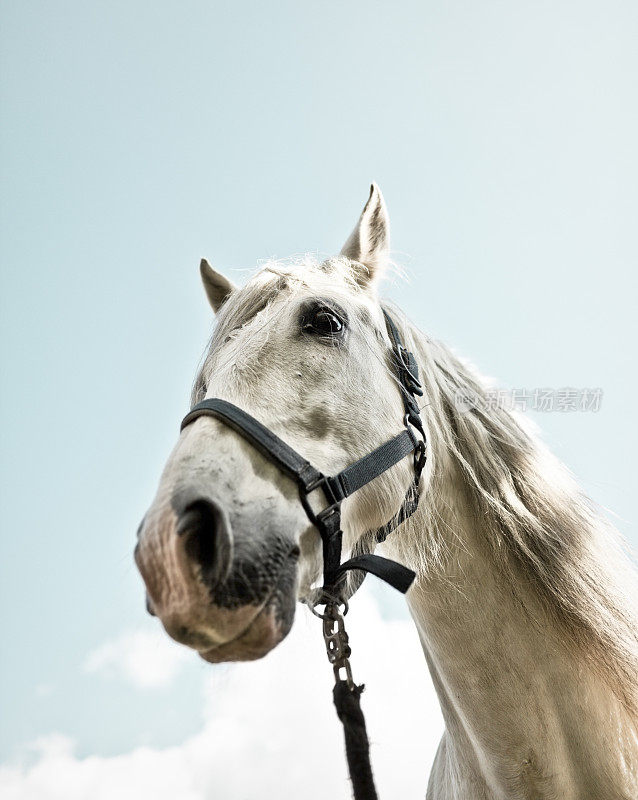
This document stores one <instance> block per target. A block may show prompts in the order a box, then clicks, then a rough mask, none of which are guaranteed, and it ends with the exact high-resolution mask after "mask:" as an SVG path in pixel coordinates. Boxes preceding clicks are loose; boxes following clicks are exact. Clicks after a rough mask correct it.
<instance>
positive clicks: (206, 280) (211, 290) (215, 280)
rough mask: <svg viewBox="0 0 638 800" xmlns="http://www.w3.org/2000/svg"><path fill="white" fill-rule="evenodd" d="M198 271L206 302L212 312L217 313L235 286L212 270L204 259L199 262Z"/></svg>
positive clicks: (219, 273)
mask: <svg viewBox="0 0 638 800" xmlns="http://www.w3.org/2000/svg"><path fill="white" fill-rule="evenodd" d="M199 271H200V272H201V275H202V283H203V284H204V289H205V290H206V296H207V297H208V302H209V303H210V305H211V308H212V309H213V311H214V312H215V313H217V311H219V309H220V307H221V305H222V303H224V302H225V300H227V298H228V296H229V295H230V294H231V293H232V292H234V291H235V285H234V284H233V283H231V281H229V280H228V278H226V277H224V276H223V275H222V274H221V272H217V271H216V270H214V269H213V268H212V267H211V265H210V264H209V263H208V261H206V259H205V258H202V260H201V263H200V265H199Z"/></svg>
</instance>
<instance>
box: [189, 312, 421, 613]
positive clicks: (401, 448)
mask: <svg viewBox="0 0 638 800" xmlns="http://www.w3.org/2000/svg"><path fill="white" fill-rule="evenodd" d="M383 313H384V316H385V321H386V326H387V329H388V334H389V336H390V339H391V341H392V355H393V368H394V372H395V374H396V376H397V378H398V380H399V384H400V387H401V395H402V399H403V405H404V411H405V415H404V425H405V430H403V431H402V432H401V433H399V434H398V435H397V436H395V437H394V438H392V439H390V440H389V441H387V442H385V444H382V445H381V446H380V447H377V449H376V450H373V451H372V452H371V453H368V455H367V456H364V457H363V458H360V459H359V460H358V461H355V462H354V464H351V465H350V466H349V467H346V468H345V469H344V470H342V471H341V472H339V473H338V474H337V475H324V474H323V473H321V472H320V471H319V470H317V469H315V467H313V466H312V464H310V462H309V461H307V460H306V459H305V458H304V457H303V456H301V455H299V453H297V451H296V450H293V449H292V447H290V446H289V445H287V444H286V443H285V442H284V441H283V440H282V439H280V438H279V437H278V436H276V435H275V434H274V433H273V432H272V431H271V430H269V429H268V428H266V427H265V426H264V425H262V424H261V422H259V421H258V420H256V419H255V418H254V417H252V416H251V415H250V414H247V413H246V412H245V411H243V410H242V409H241V408H238V407H237V406H235V405H233V404H232V403H229V402H227V401H226V400H220V399H218V398H214V399H210V400H203V401H202V402H201V403H197V405H195V406H194V407H193V408H192V409H191V411H189V413H188V414H187V415H186V416H185V417H184V419H183V420H182V425H181V430H184V428H185V427H187V426H188V425H190V424H191V423H192V422H194V421H195V420H196V419H198V417H201V416H212V417H215V418H216V419H219V420H220V421H221V422H223V423H224V424H225V425H228V427H229V428H232V429H233V430H234V431H235V432H236V433H238V434H239V435H240V436H241V437H243V438H244V439H246V441H247V442H249V443H250V444H251V445H252V446H253V447H254V448H255V449H256V450H259V452H260V453H262V455H264V456H265V457H266V458H267V459H268V460H269V461H271V462H272V463H273V464H275V465H276V466H277V467H278V468H279V469H280V470H281V471H282V472H284V473H286V474H287V475H289V476H290V477H291V478H292V479H293V480H295V481H296V483H297V485H298V487H299V497H300V500H301V504H302V505H303V507H304V510H305V512H306V514H307V515H308V518H309V519H310V521H311V522H312V524H313V525H314V526H315V527H316V528H317V530H318V531H319V534H320V536H321V539H322V542H323V589H322V593H323V595H322V596H323V599H322V601H321V602H334V600H335V599H339V598H341V597H342V595H341V587H342V583H343V579H344V577H345V574H346V572H347V571H348V570H361V571H362V572H364V573H366V572H370V573H372V574H373V575H376V576H377V577H379V578H381V579H382V580H384V581H386V582H387V583H389V584H390V585H391V586H393V587H394V588H395V589H398V590H399V591H400V592H403V593H405V592H407V590H408V589H409V588H410V585H411V584H412V581H413V580H414V578H415V573H414V572H413V571H412V570H410V569H408V568H407V567H404V566H403V565H402V564H399V563H397V562H396V561H391V560H390V559H387V558H382V557H381V556H376V555H373V554H372V553H365V554H362V555H357V556H354V557H353V558H351V559H349V560H348V561H346V562H344V563H343V564H342V563H341V544H342V538H343V533H342V531H341V503H342V501H343V500H345V498H346V497H350V495H351V494H353V493H354V492H356V491H357V490H358V489H361V488H362V487H363V486H366V485H367V484H368V483H370V482H371V481H373V480H374V479H375V478H378V477H379V475H382V474H383V473H384V472H386V471H387V470H388V469H390V467H393V466H394V465H395V464H398V463H399V462H400V461H402V460H403V459H404V458H406V457H407V456H408V455H410V454H413V459H414V481H413V482H412V483H411V484H410V487H409V488H408V490H407V492H406V495H405V499H404V500H403V503H402V505H401V507H400V509H399V510H398V511H397V513H396V514H395V515H394V517H393V518H392V519H391V520H389V521H388V522H387V523H386V524H385V525H382V526H381V527H380V528H379V529H378V530H376V531H374V532H371V533H372V536H373V538H374V540H375V541H376V542H379V543H380V542H383V541H384V540H385V539H386V537H387V536H388V534H390V533H391V532H392V531H393V530H394V529H395V528H397V527H398V526H399V525H401V523H403V522H405V520H406V519H408V517H410V516H411V515H412V514H413V513H414V512H415V511H416V509H417V507H418V504H419V481H420V478H421V472H422V471H423V467H424V466H425V460H426V438H425V433H424V431H423V424H422V422H421V417H420V414H419V406H418V403H417V401H416V397H417V396H421V395H422V394H423V390H422V388H421V384H420V383H419V370H418V367H417V364H416V361H415V359H414V356H413V355H412V353H410V352H408V351H407V350H406V349H405V347H403V344H402V343H401V338H400V335H399V331H398V330H397V328H396V326H395V324H394V322H393V321H392V319H391V318H390V316H389V315H388V314H387V313H386V312H385V311H384V312H383ZM415 430H416V431H417V432H418V433H419V434H420V437H419V436H417V435H416V434H415ZM318 489H321V491H322V493H323V495H324V497H325V500H326V502H327V506H326V507H325V508H323V509H322V510H321V511H318V512H315V511H314V510H313V508H312V506H311V504H310V500H309V498H310V495H312V494H313V493H314V492H316V491H317V490H318Z"/></svg>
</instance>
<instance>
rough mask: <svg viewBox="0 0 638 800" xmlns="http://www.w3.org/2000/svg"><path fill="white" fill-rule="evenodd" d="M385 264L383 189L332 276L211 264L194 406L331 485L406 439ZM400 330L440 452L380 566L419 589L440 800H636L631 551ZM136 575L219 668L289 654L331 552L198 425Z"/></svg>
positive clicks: (313, 270) (182, 446)
mask: <svg viewBox="0 0 638 800" xmlns="http://www.w3.org/2000/svg"><path fill="white" fill-rule="evenodd" d="M388 242H389V224H388V217H387V212H386V208H385V204H384V202H383V199H382V197H381V193H380V192H379V190H378V188H377V187H376V186H373V187H372V190H371V193H370V198H369V200H368V202H367V204H366V206H365V208H364V211H363V213H362V215H361V218H360V220H359V222H358V224H357V226H356V227H355V230H354V231H353V233H352V235H351V236H350V238H349V239H348V241H347V242H346V244H345V246H344V248H343V250H342V251H341V254H340V255H339V256H338V257H336V258H332V259H329V260H327V261H325V262H323V263H314V262H310V261H309V262H306V263H302V264H296V265H292V266H290V265H288V266H282V265H281V264H278V263H277V264H269V265H267V266H266V267H264V268H263V269H262V270H261V271H259V272H258V273H257V274H256V275H255V277H253V278H252V280H250V281H249V283H248V284H247V285H246V286H245V287H243V288H241V289H238V288H235V287H234V286H233V285H232V284H231V282H230V281H229V280H228V279H227V278H225V277H223V276H222V275H220V274H219V273H218V272H215V271H214V270H213V269H212V268H211V267H210V266H209V265H208V264H207V262H205V261H203V262H202V267H201V271H202V278H203V281H204V286H205V288H206V293H207V295H208V299H209V301H210V304H211V306H212V307H213V310H214V311H215V313H216V314H217V326H216V329H215V332H214V334H213V337H212V340H211V343H210V347H209V349H208V353H207V356H206V359H205V362H204V364H203V367H202V369H201V371H200V374H199V376H198V377H197V380H196V384H195V389H194V396H193V402H197V401H199V400H201V399H203V398H205V397H219V398H222V399H226V400H228V401H231V402H233V403H235V404H236V405H238V406H240V407H241V408H243V409H245V410H246V411H248V412H249V413H250V414H252V415H253V416H254V417H256V418H257V419H259V420H260V421H261V422H263V423H264V424H265V425H266V426H268V427H269V428H270V429H271V430H273V431H274V432H275V433H277V435H279V436H280V437H281V438H282V439H284V441H286V442H288V443H289V444H290V445H291V446H292V447H294V448H295V449H296V450H297V451H298V452H299V453H301V454H303V455H304V456H305V457H306V458H308V460H309V461H310V462H311V463H313V464H314V465H315V466H316V467H317V468H319V469H320V470H322V471H324V472H325V473H327V474H334V473H335V472H337V471H339V470H341V469H343V468H344V467H346V466H347V465H348V464H350V463H352V462H353V461H355V460H356V459H358V458H361V457H362V456H364V455H366V454H367V453H368V452H370V451H371V450H373V449H374V448H375V447H377V446H378V445H380V444H381V443H383V442H385V441H387V440H388V439H389V438H390V437H392V436H393V435H395V434H397V433H398V432H399V431H400V429H401V418H402V404H401V398H400V395H399V391H398V388H397V386H396V382H395V379H394V377H393V372H392V370H391V369H390V361H389V358H390V356H389V354H390V342H389V339H388V334H387V331H386V327H385V324H384V319H383V315H382V304H381V301H380V300H379V297H378V295H377V285H378V282H379V279H380V278H381V276H382V274H383V271H384V269H385V268H386V265H387V262H388ZM392 315H393V317H394V319H395V320H396V322H397V324H398V326H399V329H400V333H401V336H402V337H403V340H404V342H405V343H406V346H407V347H408V348H409V349H410V350H412V351H413V352H414V353H415V354H416V357H417V361H418V363H419V366H420V370H421V378H422V383H423V386H424V389H425V396H424V398H423V406H422V417H423V420H424V423H425V426H426V433H427V438H428V442H429V453H428V462H427V466H426V469H425V471H424V473H423V476H422V478H421V487H420V497H421V499H420V504H419V508H418V511H417V512H416V514H414V516H412V518H411V519H410V520H408V521H407V522H405V523H404V524H403V525H402V526H401V527H399V528H398V529H397V530H396V531H395V532H394V533H393V534H391V535H390V537H389V538H388V540H387V542H386V544H385V545H384V552H385V553H386V554H387V555H388V556H390V557H393V558H395V559H398V560H400V561H402V562H403V563H405V564H406V565H408V566H410V567H411V568H413V569H414V570H415V571H416V573H417V579H416V581H415V583H414V585H413V586H412V588H411V589H410V591H409V593H408V603H409V606H410V610H411V613H412V616H413V618H414V621H415V624H416V627H417V630H418V633H419V636H420V639H421V642H422V645H423V650H424V652H425V657H426V661H427V665H428V668H429V670H430V675H431V676H432V680H433V681H434V686H435V688H436V691H437V694H438V697H439V701H440V704H441V708H442V711H443V716H444V719H445V733H444V735H443V738H442V740H441V743H440V746H439V749H438V752H437V755H436V758H435V761H434V765H433V767H432V771H431V775H430V782H429V788H428V794H427V796H428V798H433V799H434V798H436V800H451V798H458V799H459V800H461V799H462V800H473V799H474V798H477V799H478V798H494V799H496V798H503V799H505V798H507V800H514V799H515V798H560V800H577V799H578V800H583V799H584V798H591V799H592V800H603V798H609V799H610V800H611V798H618V799H620V798H624V799H625V800H629V798H633V799H634V800H635V798H636V797H638V713H637V709H638V625H637V620H636V603H635V597H636V579H635V574H634V572H633V570H632V567H631V565H630V562H629V559H628V558H627V557H626V556H625V555H624V553H623V550H622V547H621V544H620V542H619V537H618V535H617V534H616V533H615V531H614V530H613V529H611V528H610V526H609V525H608V524H607V522H605V521H604V519H603V518H602V517H601V516H600V515H599V514H598V513H597V511H596V510H595V509H594V507H593V506H592V504H591V503H590V502H589V501H588V500H587V499H586V498H585V497H584V496H583V495H582V493H581V492H580V490H579V489H578V487H577V486H576V485H575V484H574V482H573V481H572V479H571V478H570V476H569V475H568V474H567V471H566V470H565V469H564V468H563V467H562V466H561V465H560V464H559V463H557V461H556V460H555V459H554V458H553V457H552V456H551V455H550V454H549V453H548V452H547V450H546V449H545V448H544V447H543V446H542V444H541V443H540V442H539V440H538V437H537V436H536V435H535V434H534V433H533V432H532V431H530V430H528V428H527V426H526V425H525V424H524V423H523V422H522V420H521V419H519V418H518V417H517V416H516V415H514V414H512V413H511V412H510V411H508V410H505V409H500V408H489V407H488V405H486V404H484V403H483V402H482V399H484V398H485V397H486V391H487V390H486V385H485V383H484V381H483V380H482V379H481V378H480V377H479V376H478V375H477V374H476V373H475V372H474V371H473V370H472V369H471V368H470V367H468V366H467V365H466V364H465V363H463V362H461V361H459V359H458V358H457V357H455V356H454V355H453V354H452V353H451V352H450V351H449V350H448V349H447V348H446V347H445V346H444V345H442V344H440V343H439V342H436V341H434V340H432V339H429V338H428V337H426V336H424V335H423V334H422V333H420V332H419V331H418V330H417V329H416V328H415V327H414V326H413V325H412V324H410V323H409V322H408V321H407V320H406V319H404V318H403V316H402V315H401V314H400V312H397V310H396V309H393V310H392ZM467 396H471V397H474V398H476V402H475V403H474V404H473V405H471V406H470V407H469V408H468V407H467V404H465V405H461V406H460V407H459V403H458V402H456V401H457V398H459V397H467ZM410 461H411V460H410V459H406V460H405V461H404V462H401V463H400V464H398V465H396V466H395V467H393V468H392V469H391V470H389V471H388V472H387V473H385V474H384V475H383V476H381V477H379V478H377V479H376V480H374V481H373V482H372V483H371V484H369V485H368V486H367V487H365V488H364V489H362V490H361V491H360V492H357V493H356V494H355V495H354V496H353V497H351V498H349V499H347V500H345V502H344V503H343V524H344V548H345V549H346V550H348V549H350V550H352V548H353V547H354V546H355V544H356V543H357V541H358V540H359V539H360V538H361V537H362V536H363V535H364V534H365V532H366V531H369V530H371V529H372V530H373V529H375V528H377V527H378V526H380V525H382V524H383V523H385V522H386V521H387V520H388V519H389V518H390V517H392V515H393V514H394V513H396V511H397V509H398V508H399V507H400V506H401V503H402V501H403V499H404V497H405V494H406V488H407V487H408V486H409V484H410V481H411V480H412V474H413V473H412V471H411V463H408V462H410ZM136 561H137V564H138V566H139V569H140V571H141V573H142V575H143V578H144V581H145V583H146V588H147V594H148V600H147V603H148V607H149V610H150V611H151V613H154V614H156V615H157V616H158V617H159V618H160V619H161V621H162V623H163V625H164V627H165V628H166V630H167V631H168V633H169V634H170V635H171V636H172V637H174V638H175V639H177V640H178V641H180V642H183V643H185V644H188V645H190V646H192V647H193V648H195V649H196V650H197V651H198V652H199V653H200V655H201V656H202V657H203V658H204V659H206V660H207V661H211V662H220V661H234V660H244V659H254V658H258V657H260V656H263V655H265V654H266V653H267V652H268V651H269V650H271V649H272V648H273V647H275V645H277V644H278V642H280V641H281V640H282V639H283V637H284V636H285V635H286V634H287V633H288V631H289V629H290V626H291V624H292V619H293V615H294V611H295V606H296V601H297V600H298V599H307V598H309V597H312V596H313V592H314V591H316V589H315V588H314V587H315V586H316V584H317V581H318V579H319V576H320V572H321V548H320V541H319V536H318V534H317V532H316V530H315V528H313V527H312V526H311V525H310V523H309V522H308V518H307V517H306V514H305V513H304V511H303V509H302V507H301V505H300V503H299V497H298V493H297V489H296V485H295V484H294V483H293V482H292V480H290V479H289V478H288V477H286V476H285V475H284V474H283V473H281V472H279V471H278V469H277V468H276V467H275V466H274V465H273V464H271V463H270V461H268V460H266V459H265V458H264V457H263V456H262V455H260V453H258V452H257V451H256V450H255V449H254V448H253V447H252V446H251V445H249V444H248V443H247V442H245V441H244V440H243V439H242V438H241V437H239V436H238V435H237V434H236V433H235V432H233V431H232V430H230V429H229V428H228V427H226V426H225V425H223V424H222V423H221V422H219V421H218V420H215V419H213V418H211V417H202V418H199V419H198V420H196V421H195V422H194V423H193V424H192V425H190V426H189V427H188V428H186V429H185V430H184V431H183V433H182V434H181V436H180V438H179V440H178V442H177V445H176V447H175V449H174V450H173V452H172V454H171V456H170V458H169V460H168V463H167V465H166V468H165V470H164V473H163V475H162V478H161V481H160V486H159V490H158V493H157V496H156V498H155V500H154V502H153V504H152V506H151V508H150V510H149V511H148V513H147V515H146V517H145V519H144V521H143V523H142V525H141V526H140V531H139V542H138V545H137V548H136ZM424 768H425V765H424Z"/></svg>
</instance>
